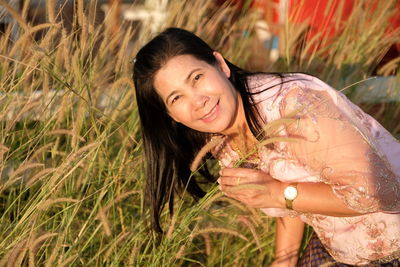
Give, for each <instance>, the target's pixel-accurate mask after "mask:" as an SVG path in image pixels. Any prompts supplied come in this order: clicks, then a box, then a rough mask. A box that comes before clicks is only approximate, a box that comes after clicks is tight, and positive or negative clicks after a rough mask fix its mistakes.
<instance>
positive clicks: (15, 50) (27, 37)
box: [8, 23, 55, 57]
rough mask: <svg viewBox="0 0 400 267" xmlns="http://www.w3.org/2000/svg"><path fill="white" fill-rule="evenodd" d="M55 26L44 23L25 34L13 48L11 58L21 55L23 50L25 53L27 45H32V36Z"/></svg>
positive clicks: (10, 53)
mask: <svg viewBox="0 0 400 267" xmlns="http://www.w3.org/2000/svg"><path fill="white" fill-rule="evenodd" d="M53 26H55V25H54V24H52V23H44V24H40V25H36V26H34V27H32V28H30V29H29V31H27V32H25V33H24V34H23V35H21V36H20V37H19V38H18V40H17V41H16V42H15V43H14V45H13V46H12V48H11V51H10V52H9V53H8V55H9V57H14V56H15V55H16V53H21V50H22V51H23V50H24V48H25V46H26V45H27V44H31V41H32V35H33V34H34V33H36V32H38V31H41V30H44V29H46V28H50V27H53ZM34 48H38V49H42V48H41V47H40V46H36V47H35V46H34Z"/></svg>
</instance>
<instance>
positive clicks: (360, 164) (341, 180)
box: [280, 85, 400, 213]
mask: <svg viewBox="0 0 400 267" xmlns="http://www.w3.org/2000/svg"><path fill="white" fill-rule="evenodd" d="M319 86H320V85H319ZM327 87H328V86H327ZM281 103H282V104H281V106H280V110H281V114H282V116H283V117H288V116H292V117H295V118H296V123H292V124H291V125H288V126H287V127H286V131H287V134H288V135H289V136H291V137H295V138H296V139H298V142H291V143H289V144H288V145H287V148H288V153H290V154H292V156H294V157H295V158H297V160H298V161H299V162H300V164H303V165H304V166H306V168H308V169H309V170H310V171H311V172H313V173H316V174H317V175H318V176H319V177H320V179H321V181H322V182H324V183H326V184H329V185H331V187H332V189H333V191H334V193H335V194H336V195H337V196H338V197H339V198H340V199H342V200H343V201H344V202H345V203H346V205H347V206H348V207H349V208H351V209H353V210H355V211H358V212H361V213H369V212H376V211H384V212H399V211H400V182H399V180H400V179H399V176H398V174H397V175H396V174H395V172H394V169H393V166H392V164H391V163H390V161H389V160H388V159H387V157H386V156H383V155H382V153H380V151H379V148H378V147H376V146H375V145H374V143H373V140H372V139H373V137H372V135H369V131H368V129H367V128H368V127H367V126H366V125H364V124H362V123H357V122H355V118H352V116H351V114H350V115H349V113H347V112H345V110H346V109H343V106H342V105H347V107H346V108H347V109H354V108H355V107H352V104H351V103H350V102H349V101H348V100H347V99H345V97H344V96H343V95H341V94H340V93H338V92H336V91H335V90H334V89H332V88H325V89H321V88H319V89H318V90H316V89H311V88H308V86H305V87H301V86H296V87H294V88H290V89H288V92H287V94H286V95H285V96H284V98H283V100H282V102H281ZM357 111H358V112H361V111H360V110H357ZM371 120H372V118H371ZM364 126H366V127H365V129H363V127H364ZM382 129H383V127H382ZM383 130H384V129H383ZM393 145H396V146H399V145H400V144H399V143H398V142H397V141H395V140H394V138H393ZM397 160H398V159H397ZM393 161H394V159H393Z"/></svg>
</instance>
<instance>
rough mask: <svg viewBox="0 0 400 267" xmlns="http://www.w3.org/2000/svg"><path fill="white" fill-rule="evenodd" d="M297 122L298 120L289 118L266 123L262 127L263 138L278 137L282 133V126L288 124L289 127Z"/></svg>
mask: <svg viewBox="0 0 400 267" xmlns="http://www.w3.org/2000/svg"><path fill="white" fill-rule="evenodd" d="M297 121H298V119H295V118H290V117H289V118H282V119H277V120H274V121H271V122H268V123H267V124H265V125H264V127H263V130H264V133H265V136H276V135H278V133H279V132H281V131H282V126H285V125H288V124H289V125H290V124H293V123H295V122H297Z"/></svg>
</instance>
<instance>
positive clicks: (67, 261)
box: [57, 255, 79, 267]
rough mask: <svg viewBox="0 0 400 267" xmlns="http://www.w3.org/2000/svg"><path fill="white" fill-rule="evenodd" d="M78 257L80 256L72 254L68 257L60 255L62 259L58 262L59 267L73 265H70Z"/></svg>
mask: <svg viewBox="0 0 400 267" xmlns="http://www.w3.org/2000/svg"><path fill="white" fill-rule="evenodd" d="M78 257H79V255H72V256H69V257H68V258H66V259H64V258H63V257H60V259H59V260H58V263H57V267H64V266H71V265H69V264H70V263H71V261H73V260H75V259H77V258H78Z"/></svg>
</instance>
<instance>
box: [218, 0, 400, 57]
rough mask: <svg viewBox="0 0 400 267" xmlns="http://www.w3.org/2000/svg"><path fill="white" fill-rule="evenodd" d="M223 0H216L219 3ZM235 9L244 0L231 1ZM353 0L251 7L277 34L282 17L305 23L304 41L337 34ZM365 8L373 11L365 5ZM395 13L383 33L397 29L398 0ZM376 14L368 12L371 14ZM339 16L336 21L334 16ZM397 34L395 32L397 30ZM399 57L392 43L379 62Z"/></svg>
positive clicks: (256, 0) (267, 1)
mask: <svg viewBox="0 0 400 267" xmlns="http://www.w3.org/2000/svg"><path fill="white" fill-rule="evenodd" d="M225 1H226V0H218V2H219V3H223V2H225ZM378 1H381V0H370V1H368V2H367V3H368V5H377V4H378ZM233 2H234V3H236V4H237V6H238V8H242V7H243V6H244V3H245V0H234V1H233ZM355 3H356V0H252V1H251V3H250V6H251V8H255V9H258V10H259V11H260V12H261V15H262V17H263V18H264V20H265V21H266V22H267V23H268V25H269V28H270V31H271V32H272V33H273V34H275V35H278V36H279V28H280V27H281V25H282V23H283V21H284V20H285V19H286V17H288V18H289V20H290V21H291V22H292V23H295V24H301V25H304V24H305V25H306V28H307V32H306V33H305V36H303V37H304V38H305V41H307V40H312V39H313V38H315V37H316V35H318V38H319V39H321V40H326V39H329V37H334V36H335V35H337V34H340V32H341V29H342V27H343V25H344V23H346V20H347V19H348V18H349V16H350V15H351V13H352V11H353V7H354V5H355ZM366 10H370V11H372V12H373V10H374V8H373V7H371V6H369V8H366ZM396 10H397V12H395V13H394V15H393V17H392V18H391V19H390V25H389V26H388V28H387V29H386V34H394V33H395V31H396V30H397V31H398V30H399V29H400V1H398V2H397V5H396ZM373 16H376V14H371V17H372V18H373ZM337 17H340V20H337V19H336V18H337ZM397 34H399V33H398V32H397ZM398 56H400V43H397V44H396V45H393V46H392V47H391V48H390V49H389V51H388V52H387V54H386V55H385V57H384V58H383V59H382V61H381V65H382V64H384V63H386V62H388V61H389V60H391V59H393V58H395V57H398Z"/></svg>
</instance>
